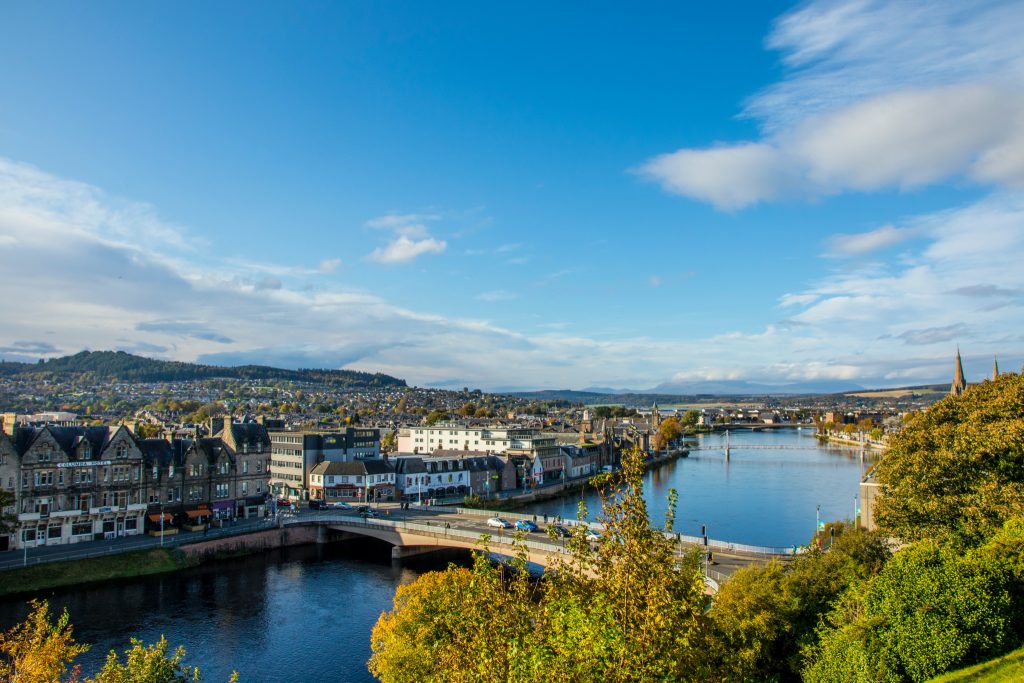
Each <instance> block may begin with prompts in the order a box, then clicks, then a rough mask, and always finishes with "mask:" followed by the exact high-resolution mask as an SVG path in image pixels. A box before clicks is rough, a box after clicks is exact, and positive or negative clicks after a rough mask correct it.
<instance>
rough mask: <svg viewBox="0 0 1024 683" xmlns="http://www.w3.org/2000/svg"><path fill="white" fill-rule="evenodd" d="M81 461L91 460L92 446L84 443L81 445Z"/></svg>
mask: <svg viewBox="0 0 1024 683" xmlns="http://www.w3.org/2000/svg"><path fill="white" fill-rule="evenodd" d="M81 453H82V460H92V446H91V445H89V442H88V441H86V442H85V443H83V444H82V450H81Z"/></svg>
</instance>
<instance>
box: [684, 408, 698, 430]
mask: <svg viewBox="0 0 1024 683" xmlns="http://www.w3.org/2000/svg"><path fill="white" fill-rule="evenodd" d="M698 419H700V413H699V412H697V411H696V410H687V411H686V412H685V413H683V419H682V424H683V426H684V427H696V426H697V420H698Z"/></svg>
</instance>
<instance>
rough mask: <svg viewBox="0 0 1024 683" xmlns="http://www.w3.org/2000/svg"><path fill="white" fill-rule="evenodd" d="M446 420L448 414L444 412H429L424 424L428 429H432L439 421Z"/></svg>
mask: <svg viewBox="0 0 1024 683" xmlns="http://www.w3.org/2000/svg"><path fill="white" fill-rule="evenodd" d="M447 419H448V413H446V412H445V411H443V410H431V411H430V412H429V413H428V414H427V417H426V419H425V422H426V425H427V426H428V427H433V426H434V425H436V424H437V423H438V422H440V421H441V420H447Z"/></svg>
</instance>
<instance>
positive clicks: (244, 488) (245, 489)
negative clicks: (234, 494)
mask: <svg viewBox="0 0 1024 683" xmlns="http://www.w3.org/2000/svg"><path fill="white" fill-rule="evenodd" d="M242 495H243V496H246V495H249V482H247V481H243V482H242Z"/></svg>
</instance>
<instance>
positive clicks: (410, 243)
mask: <svg viewBox="0 0 1024 683" xmlns="http://www.w3.org/2000/svg"><path fill="white" fill-rule="evenodd" d="M447 246H448V245H447V243H446V242H445V241H444V240H436V239H434V238H433V237H428V238H426V239H422V240H412V239H409V238H408V237H406V236H405V235H401V236H399V237H398V238H396V239H394V240H392V241H391V242H390V243H389V244H388V245H387V246H386V247H382V248H381V247H379V248H377V249H374V250H373V252H372V253H371V254H370V255H369V256H368V257H367V258H369V259H370V260H371V261H376V262H378V263H407V262H409V261H411V260H413V259H414V258H416V257H417V256H420V255H421V254H440V253H441V252H443V251H444V250H445V248H447Z"/></svg>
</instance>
